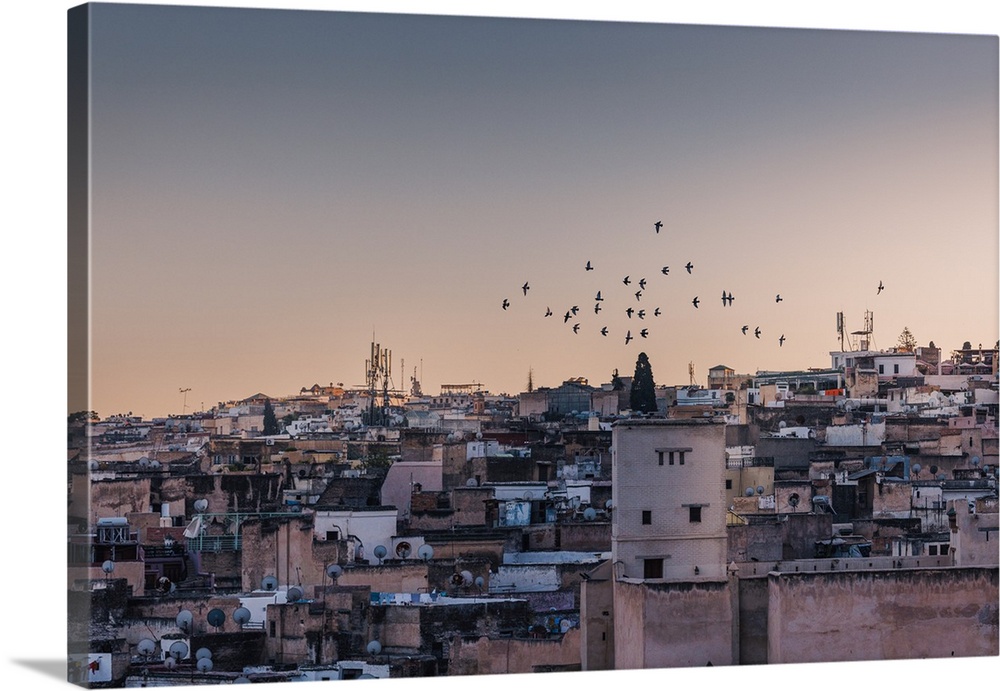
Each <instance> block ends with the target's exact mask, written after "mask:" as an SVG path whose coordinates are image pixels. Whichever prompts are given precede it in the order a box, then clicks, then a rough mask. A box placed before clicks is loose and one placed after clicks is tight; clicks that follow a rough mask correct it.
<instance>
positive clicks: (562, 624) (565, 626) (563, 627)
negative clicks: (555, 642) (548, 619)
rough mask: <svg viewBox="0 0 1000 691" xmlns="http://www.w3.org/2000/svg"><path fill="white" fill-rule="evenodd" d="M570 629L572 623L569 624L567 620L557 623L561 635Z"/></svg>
mask: <svg viewBox="0 0 1000 691" xmlns="http://www.w3.org/2000/svg"><path fill="white" fill-rule="evenodd" d="M571 628H573V622H571V621H570V620H569V619H563V620H562V621H560V622H559V631H561V632H562V633H566V632H567V631H569V630H570V629H571Z"/></svg>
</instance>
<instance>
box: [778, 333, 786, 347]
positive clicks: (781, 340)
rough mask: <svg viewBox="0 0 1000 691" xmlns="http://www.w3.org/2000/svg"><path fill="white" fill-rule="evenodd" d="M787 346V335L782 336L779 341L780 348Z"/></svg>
mask: <svg viewBox="0 0 1000 691" xmlns="http://www.w3.org/2000/svg"><path fill="white" fill-rule="evenodd" d="M783 345H785V334H781V338H779V339H778V347H781V346H783Z"/></svg>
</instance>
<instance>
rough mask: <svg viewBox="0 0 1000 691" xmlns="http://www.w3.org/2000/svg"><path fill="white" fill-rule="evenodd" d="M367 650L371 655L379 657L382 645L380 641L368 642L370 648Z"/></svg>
mask: <svg viewBox="0 0 1000 691" xmlns="http://www.w3.org/2000/svg"><path fill="white" fill-rule="evenodd" d="M366 650H368V654H369V655H378V654H379V653H380V652H382V644H381V643H379V642H378V641H368V647H367V648H366Z"/></svg>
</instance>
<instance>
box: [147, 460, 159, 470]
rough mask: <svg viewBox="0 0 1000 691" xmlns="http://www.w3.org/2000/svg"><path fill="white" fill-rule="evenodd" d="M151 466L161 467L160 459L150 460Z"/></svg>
mask: <svg viewBox="0 0 1000 691" xmlns="http://www.w3.org/2000/svg"><path fill="white" fill-rule="evenodd" d="M149 467H150V468H159V467H160V462H159V461H150V462H149Z"/></svg>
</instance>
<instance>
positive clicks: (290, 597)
mask: <svg viewBox="0 0 1000 691" xmlns="http://www.w3.org/2000/svg"><path fill="white" fill-rule="evenodd" d="M301 599H302V588H300V587H298V586H297V585H293V586H292V587H291V588H289V589H288V592H286V593H285V601H286V602H298V601H299V600H301Z"/></svg>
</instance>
